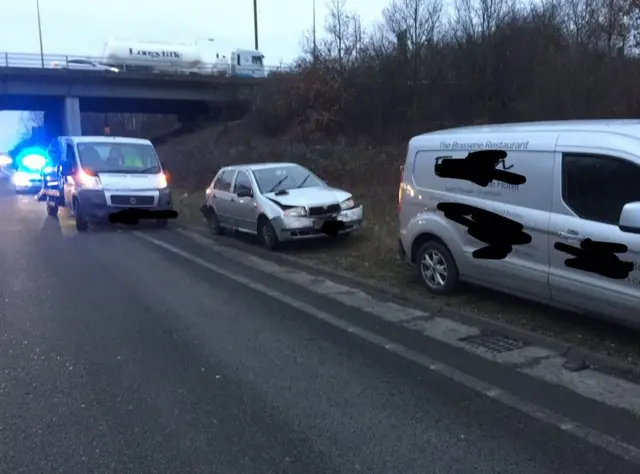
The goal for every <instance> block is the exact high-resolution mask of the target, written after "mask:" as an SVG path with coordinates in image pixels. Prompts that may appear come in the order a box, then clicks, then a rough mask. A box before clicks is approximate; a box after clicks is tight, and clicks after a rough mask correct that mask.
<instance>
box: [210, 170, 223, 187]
mask: <svg viewBox="0 0 640 474" xmlns="http://www.w3.org/2000/svg"><path fill="white" fill-rule="evenodd" d="M221 177H222V173H218V174H217V175H216V176H215V177H214V178H213V181H211V189H218V188H219V187H220V178H221Z"/></svg>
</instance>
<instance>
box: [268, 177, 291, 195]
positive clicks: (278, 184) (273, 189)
mask: <svg viewBox="0 0 640 474" xmlns="http://www.w3.org/2000/svg"><path fill="white" fill-rule="evenodd" d="M288 177H289V175H288V174H287V175H285V176H284V178H282V179H281V180H280V181H278V182H277V183H276V184H275V185H274V186H273V188H271V189H270V190H269V191H267V192H268V193H272V192H274V191H275V190H276V189H278V188H279V187H280V185H281V184H282V183H283V182H284V180H285V179H287V178H288Z"/></svg>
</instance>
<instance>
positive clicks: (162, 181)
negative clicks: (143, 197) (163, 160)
mask: <svg viewBox="0 0 640 474" xmlns="http://www.w3.org/2000/svg"><path fill="white" fill-rule="evenodd" d="M168 186H169V182H168V181H167V176H166V175H165V174H164V173H160V174H159V175H158V189H165V188H167V187H168Z"/></svg>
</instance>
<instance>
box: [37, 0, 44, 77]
mask: <svg viewBox="0 0 640 474" xmlns="http://www.w3.org/2000/svg"><path fill="white" fill-rule="evenodd" d="M36 12H37V14H38V39H39V40H40V64H41V65H42V67H43V68H44V48H43V47H42V23H41V22H40V0H36Z"/></svg>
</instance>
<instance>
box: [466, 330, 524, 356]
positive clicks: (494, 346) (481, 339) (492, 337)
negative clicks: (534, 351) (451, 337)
mask: <svg viewBox="0 0 640 474" xmlns="http://www.w3.org/2000/svg"><path fill="white" fill-rule="evenodd" d="M458 340H459V341H460V342H464V343H465V344H469V345H470V346H473V347H477V348H480V349H485V350H487V351H490V352H493V353H495V354H502V353H503V352H509V351H515V350H516V349H520V348H522V347H524V344H523V343H522V342H521V341H517V340H515V339H511V338H509V337H507V336H502V335H500V334H488V333H487V334H479V335H477V336H467V337H462V338H460V339H458Z"/></svg>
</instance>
